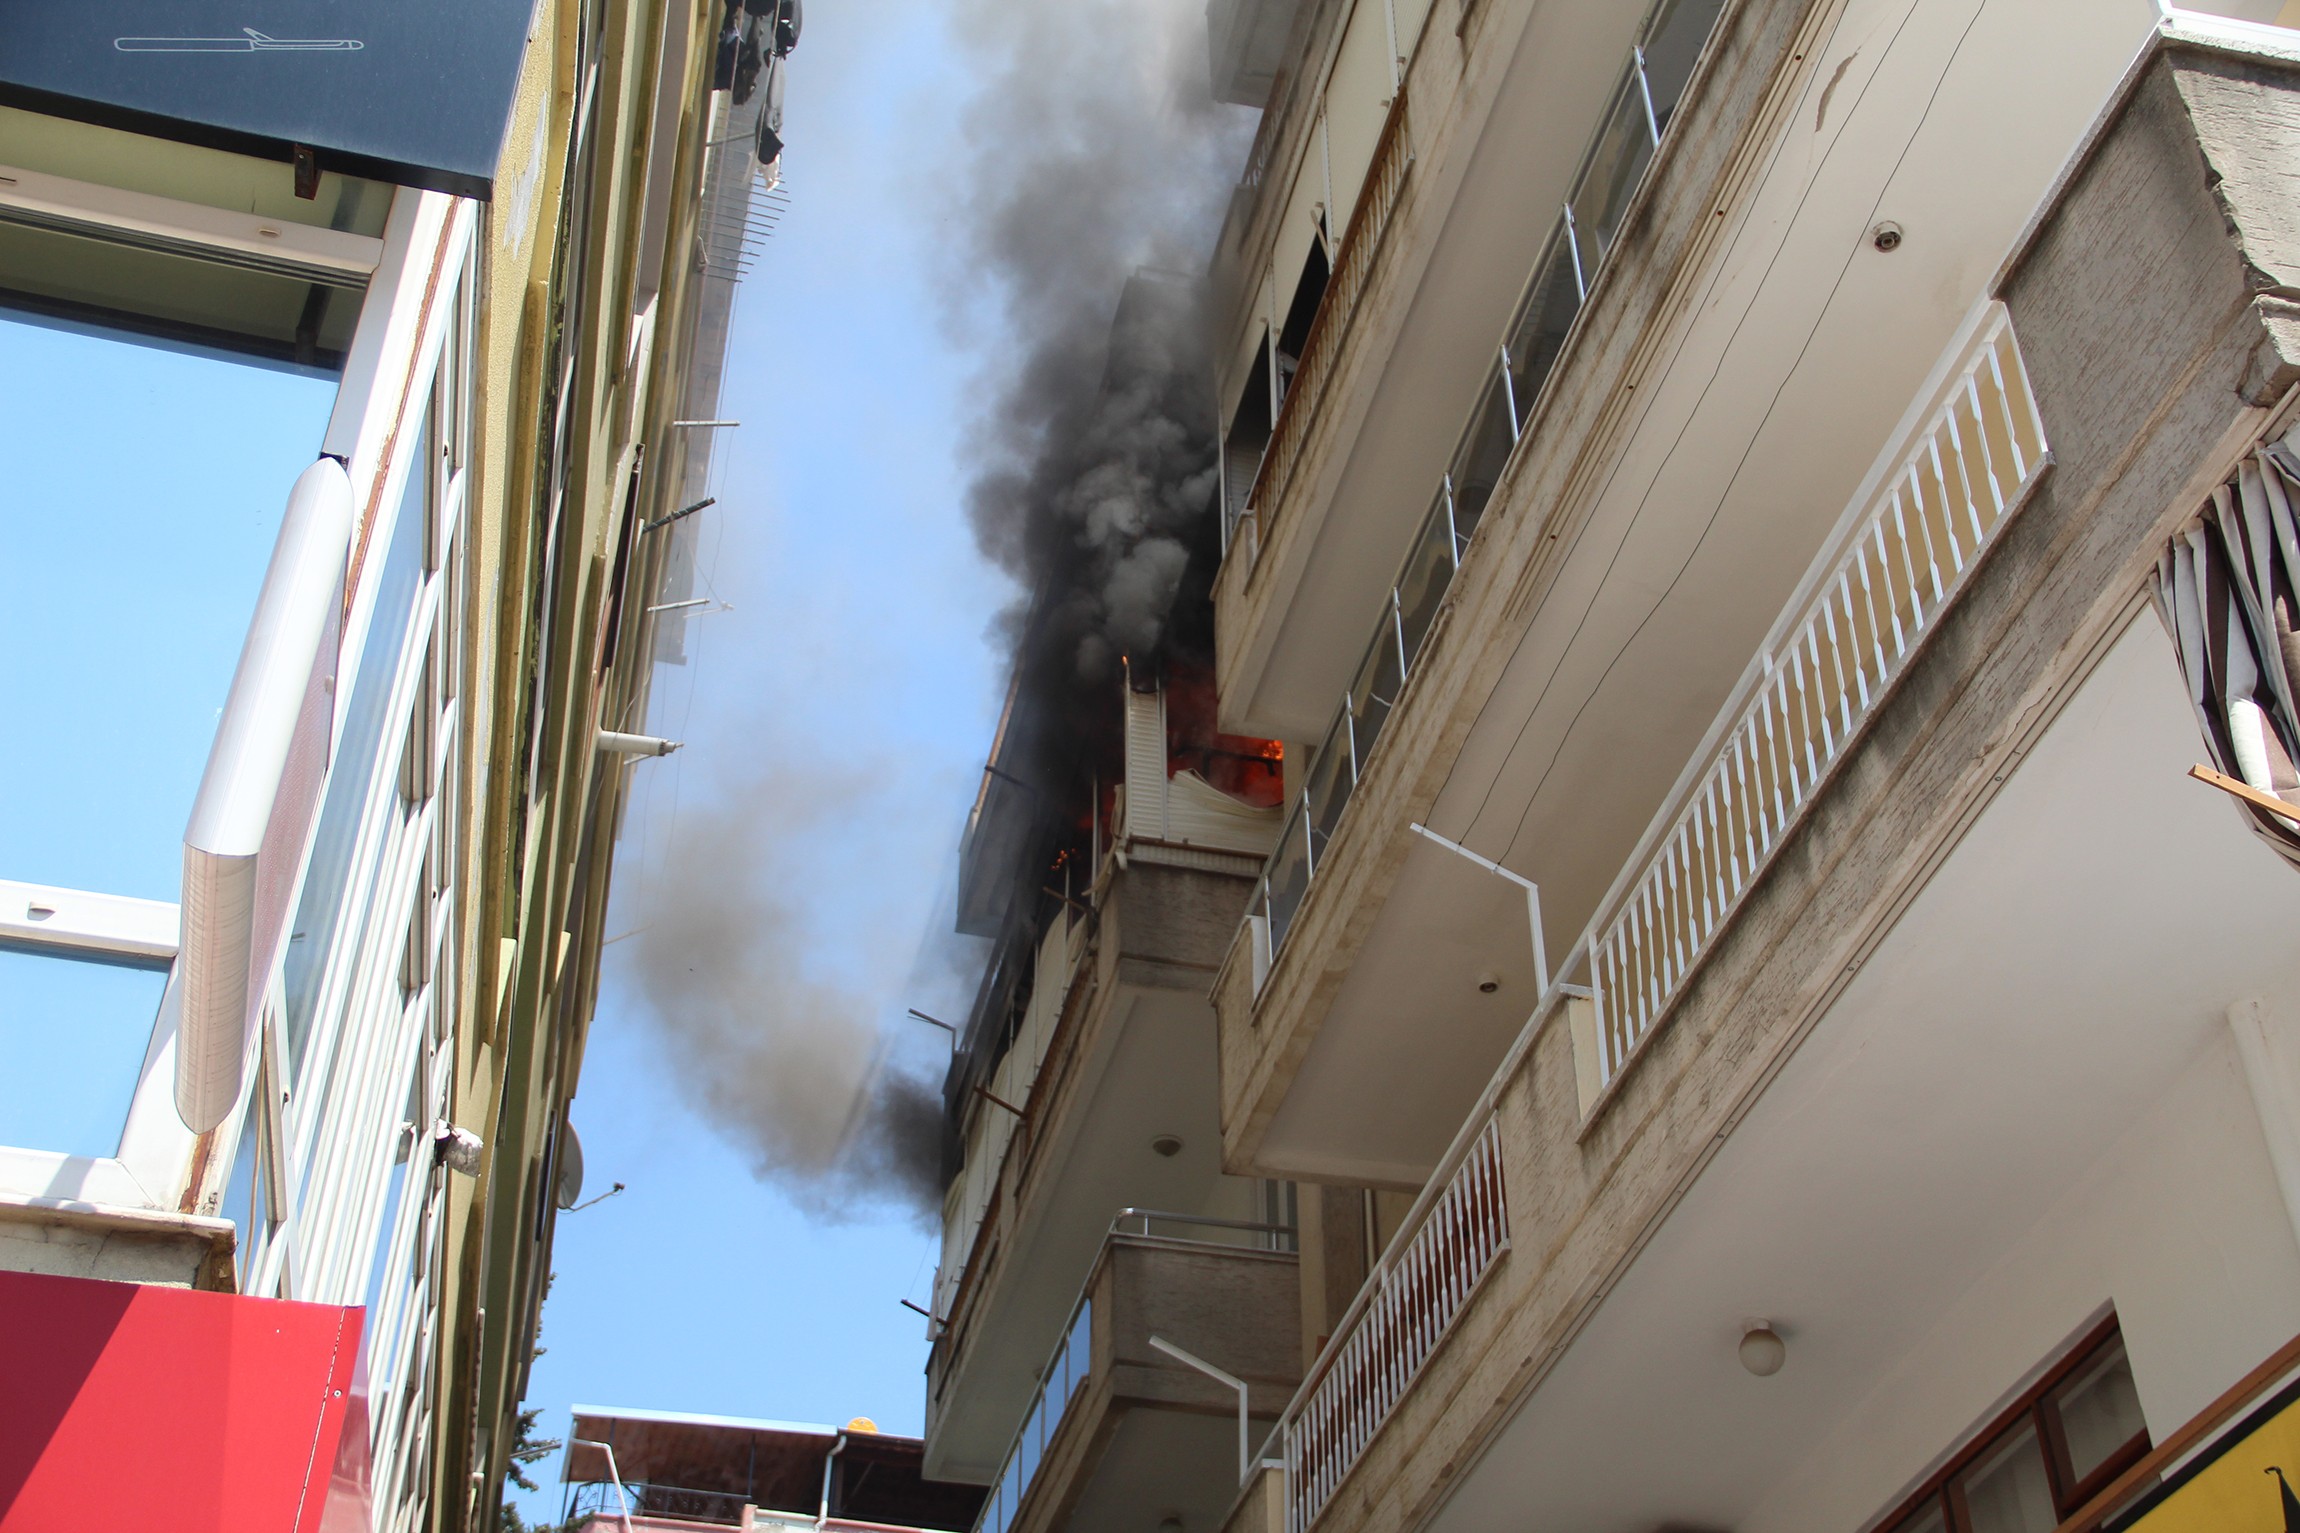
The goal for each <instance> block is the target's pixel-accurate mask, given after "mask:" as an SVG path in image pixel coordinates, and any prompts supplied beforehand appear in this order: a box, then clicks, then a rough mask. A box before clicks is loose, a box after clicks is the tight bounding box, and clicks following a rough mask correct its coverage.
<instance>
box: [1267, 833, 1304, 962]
mask: <svg viewBox="0 0 2300 1533" xmlns="http://www.w3.org/2000/svg"><path fill="white" fill-rule="evenodd" d="M1308 834H1309V833H1308V830H1307V822H1306V821H1305V820H1304V819H1303V817H1302V807H1301V805H1300V804H1299V803H1297V804H1296V805H1295V806H1294V812H1293V814H1292V815H1290V816H1289V817H1288V818H1287V820H1286V828H1285V830H1284V831H1283V832H1282V833H1281V834H1280V835H1279V837H1278V848H1277V850H1276V851H1275V852H1274V853H1272V854H1271V857H1270V872H1269V883H1270V951H1271V952H1273V953H1275V952H1277V950H1278V948H1279V945H1280V944H1282V943H1283V942H1284V941H1285V940H1286V928H1287V927H1289V926H1291V925H1293V924H1294V912H1295V911H1297V910H1299V909H1301V908H1302V896H1303V895H1305V894H1307V893H1309V892H1310V860H1309V840H1308Z"/></svg>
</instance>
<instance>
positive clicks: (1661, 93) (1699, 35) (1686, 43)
mask: <svg viewBox="0 0 2300 1533" xmlns="http://www.w3.org/2000/svg"><path fill="white" fill-rule="evenodd" d="M1724 8H1725V0H1661V4H1660V5H1659V6H1658V7H1656V8H1655V10H1654V13H1653V18H1652V20H1651V21H1650V22H1648V23H1647V24H1646V28H1645V88H1646V89H1647V90H1648V91H1650V92H1652V95H1653V117H1654V121H1655V123H1656V124H1657V125H1658V126H1659V127H1660V129H1661V130H1662V131H1663V132H1665V133H1666V132H1667V131H1668V130H1669V119H1670V117H1671V115H1672V114H1674V113H1675V112H1676V110H1677V103H1678V102H1679V101H1680V100H1681V99H1683V97H1684V95H1685V82H1686V81H1687V80H1689V79H1691V78H1692V77H1693V66H1694V64H1695V63H1696V62H1697V61H1698V60H1699V59H1700V57H1701V49H1702V45H1703V44H1705V43H1707V42H1708V41H1709V31H1710V29H1711V28H1712V27H1714V26H1715V25H1716V24H1717V15H1718V12H1720V11H1722V10H1723V9H1724Z"/></svg>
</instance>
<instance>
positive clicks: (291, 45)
mask: <svg viewBox="0 0 2300 1533" xmlns="http://www.w3.org/2000/svg"><path fill="white" fill-rule="evenodd" d="M240 33H241V35H240V36H238V37H115V38H113V39H112V46H113V47H114V48H117V49H119V50H120V52H122V53H356V52H358V51H359V50H360V49H362V48H364V47H366V46H367V44H365V43H363V42H361V41H360V40H359V39H358V38H356V37H267V36H265V35H264V34H263V33H261V32H258V31H257V30H256V29H255V28H254V27H242V28H240Z"/></svg>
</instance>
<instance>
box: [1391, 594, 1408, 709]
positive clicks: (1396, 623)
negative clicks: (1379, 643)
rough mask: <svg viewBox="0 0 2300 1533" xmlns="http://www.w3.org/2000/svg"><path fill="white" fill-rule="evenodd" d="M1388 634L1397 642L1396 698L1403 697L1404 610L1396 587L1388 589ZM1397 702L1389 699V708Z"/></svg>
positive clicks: (1404, 679)
mask: <svg viewBox="0 0 2300 1533" xmlns="http://www.w3.org/2000/svg"><path fill="white" fill-rule="evenodd" d="M1390 632H1391V633H1393V634H1394V635H1396V637H1397V641H1398V697H1403V696H1405V693H1406V609H1405V603H1404V601H1403V600H1402V599H1401V598H1400V597H1399V596H1398V588H1397V587H1396V586H1391V587H1390ZM1397 701H1398V698H1397V697H1393V698H1391V699H1390V706H1391V707H1393V708H1394V707H1396V706H1397Z"/></svg>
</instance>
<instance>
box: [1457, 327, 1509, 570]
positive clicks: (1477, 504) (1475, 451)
mask: <svg viewBox="0 0 2300 1533" xmlns="http://www.w3.org/2000/svg"><path fill="white" fill-rule="evenodd" d="M1516 445H1517V428H1516V423H1515V422H1513V421H1512V420H1511V419H1510V418H1509V389H1508V388H1507V387H1505V386H1504V385H1503V383H1502V377H1501V369H1500V367H1499V366H1498V365H1497V366H1496V367H1495V369H1494V375H1493V378H1492V381H1491V382H1489V383H1487V384H1486V388H1485V397H1484V398H1482V399H1480V400H1479V401H1478V406H1477V414H1475V415H1473V416H1471V417H1470V426H1469V434H1468V435H1466V436H1465V437H1463V438H1462V442H1461V446H1460V447H1458V448H1456V449H1455V450H1454V459H1453V536H1454V554H1455V558H1456V559H1457V560H1458V559H1459V558H1460V556H1461V553H1462V552H1463V551H1464V550H1466V549H1467V548H1468V547H1469V539H1470V534H1471V533H1473V532H1475V531H1477V524H1478V522H1479V521H1480V520H1481V519H1482V518H1483V517H1484V516H1485V506H1486V502H1487V501H1489V500H1491V499H1493V487H1494V486H1495V485H1496V484H1499V483H1500V482H1501V471H1502V469H1503V468H1504V467H1506V466H1507V465H1508V463H1509V452H1510V449H1511V448H1512V447H1514V446H1516Z"/></svg>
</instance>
